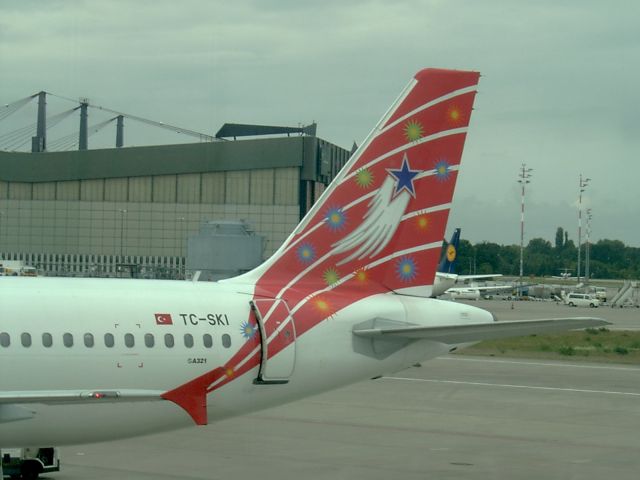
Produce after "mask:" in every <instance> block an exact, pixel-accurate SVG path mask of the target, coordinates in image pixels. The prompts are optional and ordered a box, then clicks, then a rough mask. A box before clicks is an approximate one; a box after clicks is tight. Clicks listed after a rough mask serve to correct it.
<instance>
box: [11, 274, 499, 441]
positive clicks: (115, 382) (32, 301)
mask: <svg viewBox="0 0 640 480" xmlns="http://www.w3.org/2000/svg"><path fill="white" fill-rule="evenodd" d="M253 293H254V292H253V287H252V286H247V287H246V288H243V287H242V286H238V285H235V284H234V285H232V284H213V283H204V282H200V283H198V282H177V281H149V280H112V279H52V278H9V277H7V278H0V305H2V309H1V310H0V379H1V380H2V381H1V383H0V393H2V392H31V391H36V390H37V391H65V390H74V391H75V390H86V391H99V390H102V389H109V390H118V389H122V390H145V391H146V390H148V391H162V392H166V391H168V390H171V389H173V388H176V387H177V386H179V385H182V384H184V383H185V382H188V381H190V380H191V379H193V378H195V377H198V376H200V375H202V374H204V373H206V372H209V371H211V370H213V369H215V368H216V367H219V366H221V365H224V364H225V362H226V361H227V360H228V359H229V358H230V357H231V356H232V355H234V354H235V353H236V352H237V351H238V349H239V347H240V346H241V345H242V344H243V343H244V342H246V341H247V340H246V338H245V336H244V335H243V331H242V325H243V323H244V322H246V321H247V319H248V318H249V317H250V303H249V302H250V300H251V299H252V298H253ZM156 314H170V315H171V318H172V322H173V323H172V324H169V325H168V324H158V322H157V321H156V317H155V315H156ZM378 317H381V318H385V319H391V320H394V321H398V322H411V323H413V324H418V325H451V324H459V323H461V322H462V323H479V322H487V321H491V320H492V319H491V316H490V314H489V313H488V312H485V311H484V310H480V309H476V308H474V307H469V306H467V305H456V304H452V303H450V302H441V301H438V300H432V299H423V298H413V297H403V296H401V295H393V294H382V295H374V296H371V297H368V298H366V299H364V300H360V301H358V302H355V303H354V304H352V305H350V306H348V307H346V308H344V309H343V310H341V311H339V312H338V313H336V314H335V315H333V316H332V317H330V318H328V319H327V320H325V321H323V322H322V323H320V324H318V325H316V326H315V327H313V328H312V329H311V330H309V331H307V332H306V333H304V334H303V335H301V336H299V337H297V338H296V339H295V342H294V343H293V344H292V345H290V346H288V347H287V349H294V352H293V354H292V355H291V354H287V355H286V358H288V359H291V360H290V361H291V362H293V368H292V373H290V375H289V378H288V380H289V382H288V383H286V384H278V385H256V384H254V382H253V381H254V379H255V378H256V376H257V374H258V366H257V365H256V366H255V368H252V369H251V370H250V371H248V372H247V373H245V374H243V375H238V377H237V378H234V379H233V381H230V382H229V383H227V384H225V385H224V386H223V387H222V388H220V389H218V390H215V391H213V392H212V393H210V394H209V395H208V396H207V407H208V409H207V411H208V420H209V421H210V422H212V421H215V420H219V419H221V418H225V417H230V416H234V415H241V414H244V413H248V412H251V411H255V410H259V409H262V408H266V407H269V406H274V405H279V404H282V403H285V402H288V401H292V400H296V399H299V398H302V397H305V396H308V395H311V394H314V393H318V392H322V391H325V390H329V389H332V388H336V387H339V386H342V385H346V384H349V383H353V382H356V381H359V380H364V379H367V378H371V377H375V376H378V375H382V374H385V373H389V372H394V371H398V370H401V369H403V368H406V367H408V366H410V365H412V364H413V363H415V362H417V361H420V360H424V359H427V358H433V357H435V356H438V355H441V354H443V353H445V352H447V351H448V350H449V349H450V348H451V346H450V345H444V344H441V343H436V342H431V341H427V340H417V341H414V342H410V343H408V345H406V346H403V347H402V348H400V349H398V350H396V351H394V352H393V353H390V354H388V355H386V356H379V355H370V354H367V352H366V351H364V352H363V351H362V350H359V351H357V350H358V348H356V347H355V346H354V345H355V344H356V343H357V342H354V339H353V335H352V333H351V332H352V330H353V328H354V325H359V324H361V323H362V322H365V321H367V320H370V319H372V318H378ZM295 320H296V319H295V318H294V321H295ZM160 323H162V321H160ZM2 334H5V335H4V338H5V339H6V338H9V339H10V343H9V345H7V346H3V345H2ZM167 335H169V336H171V337H172V338H173V342H174V346H172V347H170V346H167V344H166V343H165V337H166V336H167ZM185 335H187V337H188V338H192V339H193V346H189V345H190V343H191V342H190V340H187V341H186V342H185ZM105 336H106V337H107V340H105V338H106V337H105ZM110 336H113V339H114V345H113V346H109V343H110V342H109V339H108V337H110ZM205 336H207V337H205ZM71 339H72V341H73V344H72V345H71V342H70V340H71ZM49 340H51V343H50V342H49ZM132 340H133V344H131V341H132ZM65 341H66V345H65ZM125 342H129V343H128V345H129V346H128V345H126V344H125ZM185 343H186V344H185ZM48 345H50V346H48ZM365 350H366V349H365ZM285 352H286V350H283V351H282V352H281V353H280V354H279V355H281V356H282V357H283V358H284V357H285V355H284V353H285ZM290 353H291V352H290ZM276 358H277V356H276ZM18 407H19V408H20V409H24V411H25V412H28V413H29V415H27V417H28V418H24V419H19V418H18V417H15V418H13V419H12V415H14V416H15V412H14V411H13V410H10V409H9V408H15V406H14V405H2V404H0V447H2V448H6V447H13V446H22V445H62V444H74V443H84V442H91V441H102V440H109V439H115V438H122V437H128V436H135V435H141V434H146V433H152V432H159V431H165V430H171V429H176V428H181V427H186V426H189V425H193V421H192V419H191V418H190V417H189V415H188V414H187V413H186V412H185V411H184V410H183V409H182V408H180V407H179V406H177V405H176V404H174V403H172V402H170V401H166V400H157V401H138V402H121V403H119V402H114V403H109V402H106V403H99V404H97V403H96V404H90V403H86V402H85V403H73V402H70V403H68V404H59V403H58V404H43V403H27V404H20V405H18ZM3 409H4V410H3ZM3 415H4V417H3Z"/></svg>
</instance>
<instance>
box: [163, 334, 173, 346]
mask: <svg viewBox="0 0 640 480" xmlns="http://www.w3.org/2000/svg"><path fill="white" fill-rule="evenodd" d="M174 343H175V342H174V340H173V335H172V334H170V333H165V335H164V344H165V345H166V346H167V348H173V345H174Z"/></svg>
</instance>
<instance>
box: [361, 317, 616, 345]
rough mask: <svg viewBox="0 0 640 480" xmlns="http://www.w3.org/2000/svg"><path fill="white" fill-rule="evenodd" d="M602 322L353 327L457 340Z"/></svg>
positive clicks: (366, 333)
mask: <svg viewBox="0 0 640 480" xmlns="http://www.w3.org/2000/svg"><path fill="white" fill-rule="evenodd" d="M603 325H610V323H609V322H607V321H606V320H602V319H601V318H590V317H574V318H551V319H541V320H524V321H507V322H491V323H480V324H474V325H473V324H472V325H450V326H438V327H423V326H403V327H393V328H369V329H360V330H353V334H354V335H357V336H359V337H366V338H390V337H395V338H407V339H416V340H417V339H423V340H433V341H434V342H441V343H448V344H458V343H468V342H479V341H482V340H493V339H498V338H508V337H519V336H523V335H531V334H542V333H553V332H562V331H566V330H575V329H580V328H594V327H600V326H603Z"/></svg>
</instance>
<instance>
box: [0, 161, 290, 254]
mask: <svg viewBox="0 0 640 480" xmlns="http://www.w3.org/2000/svg"><path fill="white" fill-rule="evenodd" d="M299 182H300V173H299V168H297V167H285V168H269V169H260V170H244V171H230V172H212V173H202V174H180V175H160V176H154V177H131V178H111V179H97V180H81V181H66V182H43V183H34V184H30V183H17V182H11V183H8V182H0V253H2V252H25V253H40V252H48V253H56V254H57V253H59V254H72V253H78V254H82V255H89V254H95V255H116V256H119V255H156V256H158V255H161V256H176V257H180V256H183V255H184V254H185V249H186V245H187V240H186V239H187V237H188V235H189V234H195V233H197V232H198V230H199V228H200V224H201V223H202V222H205V221H210V220H220V219H222V220H224V219H229V220H235V219H244V220H246V221H247V222H249V224H250V225H251V226H252V227H253V228H254V229H255V230H256V232H257V233H259V234H261V235H264V236H265V238H266V248H265V256H268V255H270V254H271V253H272V252H273V251H275V250H276V248H277V247H278V246H279V245H280V244H281V243H282V242H283V241H284V239H285V238H286V237H287V236H288V234H289V233H290V232H291V230H292V229H293V228H294V227H295V225H296V224H297V222H298V220H299V204H298V202H299V199H298V191H299Z"/></svg>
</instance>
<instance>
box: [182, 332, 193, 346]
mask: <svg viewBox="0 0 640 480" xmlns="http://www.w3.org/2000/svg"><path fill="white" fill-rule="evenodd" d="M184 346H185V347H187V348H192V347H193V335H191V334H190V333H185V334H184Z"/></svg>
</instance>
